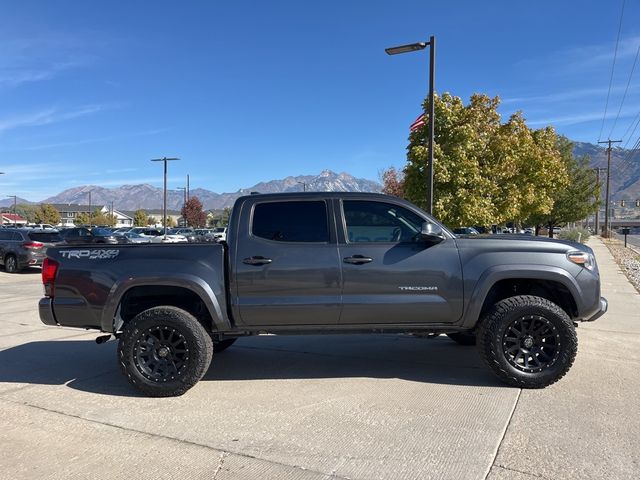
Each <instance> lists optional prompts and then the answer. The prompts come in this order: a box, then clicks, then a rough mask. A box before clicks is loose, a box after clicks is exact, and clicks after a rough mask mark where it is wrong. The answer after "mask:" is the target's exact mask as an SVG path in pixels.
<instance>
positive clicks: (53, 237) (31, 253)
mask: <svg viewBox="0 0 640 480" xmlns="http://www.w3.org/2000/svg"><path fill="white" fill-rule="evenodd" d="M61 242H62V238H61V237H60V234H59V233H58V232H57V231H56V230H34V229H30V228H3V229H1V230H0V263H2V265H4V269H5V271H6V272H7V273H16V272H19V271H20V270H23V269H25V268H27V267H30V266H41V265H42V261H43V260H44V258H45V252H46V249H47V248H48V247H50V246H53V245H56V244H59V243H61Z"/></svg>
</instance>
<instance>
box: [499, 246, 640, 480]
mask: <svg viewBox="0 0 640 480" xmlns="http://www.w3.org/2000/svg"><path fill="white" fill-rule="evenodd" d="M589 246H590V247H591V248H593V250H594V252H595V254H596V258H597V262H598V266H599V268H600V275H601V279H602V295H603V296H604V297H605V298H607V300H608V301H609V311H608V312H607V314H606V315H604V316H603V317H601V318H600V319H598V320H597V321H595V322H593V323H588V324H580V326H579V327H578V339H579V342H580V343H579V347H578V356H577V358H576V362H575V364H574V366H573V368H572V369H571V371H570V372H569V374H568V375H567V376H566V377H565V378H563V379H562V380H561V381H560V382H559V383H557V384H556V385H553V386H552V387H549V388H546V389H544V390H523V391H522V394H521V395H520V398H519V400H518V403H517V406H516V409H515V412H514V415H513V417H512V418H511V421H510V423H509V426H508V427H507V432H506V434H505V437H504V440H503V442H502V443H501V445H500V448H499V450H498V455H497V457H496V459H495V461H494V464H493V466H492V468H491V472H490V474H489V476H488V478H489V479H490V480H502V479H515V480H525V479H527V480H528V479H534V478H535V479H538V480H539V479H540V478H543V479H554V480H555V479H581V480H583V479H595V478H598V479H612V480H613V479H630V478H638V477H640V373H639V369H640V295H639V294H638V292H637V291H636V290H635V289H634V288H633V287H632V286H631V284H630V283H629V281H628V280H627V278H626V277H625V276H624V274H623V273H622V272H621V271H620V269H619V267H618V265H617V264H616V263H615V262H614V260H613V257H612V256H611V254H610V253H609V250H608V249H607V247H606V246H605V245H604V244H603V243H602V241H601V240H600V239H599V238H593V237H592V239H590V240H589Z"/></svg>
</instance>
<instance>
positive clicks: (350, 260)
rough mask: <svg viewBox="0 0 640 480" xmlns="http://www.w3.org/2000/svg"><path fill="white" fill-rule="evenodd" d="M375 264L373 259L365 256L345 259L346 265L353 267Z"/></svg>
mask: <svg viewBox="0 0 640 480" xmlns="http://www.w3.org/2000/svg"><path fill="white" fill-rule="evenodd" d="M369 262H373V258H371V257H365V256H364V255H354V256H352V257H344V263H351V264H353V265H362V264H364V263H369Z"/></svg>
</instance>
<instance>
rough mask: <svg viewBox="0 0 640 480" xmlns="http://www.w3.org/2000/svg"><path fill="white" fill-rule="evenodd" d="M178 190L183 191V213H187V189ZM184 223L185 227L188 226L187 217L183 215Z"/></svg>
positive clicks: (179, 188) (180, 188)
mask: <svg viewBox="0 0 640 480" xmlns="http://www.w3.org/2000/svg"><path fill="white" fill-rule="evenodd" d="M178 190H182V193H183V197H182V211H183V212H185V213H186V210H185V207H186V206H187V187H178ZM182 223H184V225H183V226H184V227H186V226H187V217H186V216H185V214H184V213H183V214H182Z"/></svg>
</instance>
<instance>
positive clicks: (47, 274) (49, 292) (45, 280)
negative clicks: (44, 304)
mask: <svg viewBox="0 0 640 480" xmlns="http://www.w3.org/2000/svg"><path fill="white" fill-rule="evenodd" d="M59 265H60V264H59V263H58V262H56V261H55V260H52V259H50V258H45V259H44V262H42V284H43V285H44V294H45V295H46V296H47V297H53V294H54V284H55V280H56V273H58V266H59Z"/></svg>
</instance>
